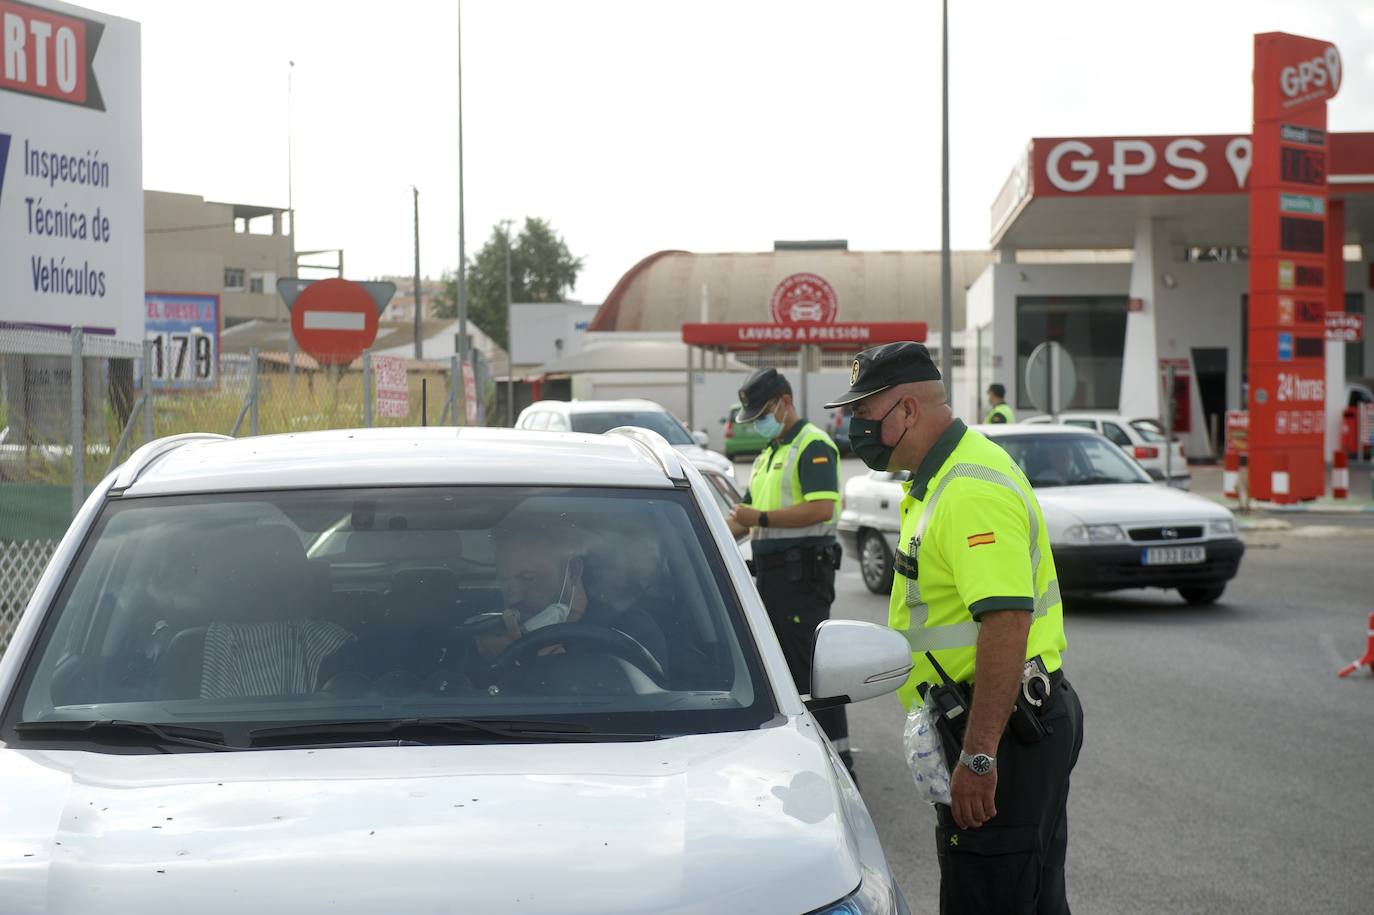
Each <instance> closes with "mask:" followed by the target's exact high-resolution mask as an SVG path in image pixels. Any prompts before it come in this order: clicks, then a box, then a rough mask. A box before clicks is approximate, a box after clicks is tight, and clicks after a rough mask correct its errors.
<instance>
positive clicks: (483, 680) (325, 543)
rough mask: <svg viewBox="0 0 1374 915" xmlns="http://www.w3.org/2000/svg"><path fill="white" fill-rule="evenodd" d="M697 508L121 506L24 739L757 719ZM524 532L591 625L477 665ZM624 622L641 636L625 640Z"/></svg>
mask: <svg viewBox="0 0 1374 915" xmlns="http://www.w3.org/2000/svg"><path fill="white" fill-rule="evenodd" d="M692 506H693V503H691V501H690V500H689V499H685V498H680V497H679V494H672V495H668V496H663V494H651V493H649V492H647V491H633V490H628V491H627V490H556V489H535V488H517V487H480V488H479V487H466V488H464V487H454V488H447V489H424V488H416V489H389V490H351V491H325V490H322V491H316V492H304V493H303V492H294V493H261V494H251V493H250V494H243V495H237V496H206V497H169V498H161V499H141V500H128V501H127V503H125V504H122V505H118V506H116V507H115V509H114V510H113V511H111V512H110V515H109V517H107V518H105V519H104V520H103V521H102V523H101V525H100V527H99V529H98V533H97V535H96V536H95V537H94V538H93V541H92V542H91V543H88V544H87V547H86V552H85V555H84V556H83V558H82V560H81V561H80V565H79V573H78V574H77V575H75V576H73V577H74V581H73V582H71V583H69V585H68V586H67V587H66V588H65V589H64V592H63V594H62V595H61V596H60V597H59V602H60V604H59V611H60V612H55V613H52V614H50V615H49V623H48V632H47V633H46V635H45V637H44V639H43V641H42V642H40V646H39V650H41V651H42V657H41V660H40V661H39V663H37V664H36V665H34V664H30V669H29V673H28V677H29V680H30V685H31V689H30V691H29V697H28V700H27V702H26V705H25V718H26V719H27V718H31V717H33V716H35V715H37V716H38V717H42V716H43V715H54V714H57V715H66V714H67V712H65V711H58V710H63V709H65V708H68V707H74V706H79V707H82V708H84V709H85V711H81V712H80V713H79V714H80V715H81V716H84V717H89V715H90V709H89V707H90V706H97V707H104V708H105V711H102V712H101V713H100V714H101V715H102V717H124V715H122V714H121V713H120V708H121V706H126V705H127V704H130V703H133V704H137V703H149V702H151V703H158V704H160V705H161V706H162V707H164V708H173V707H176V708H182V709H183V713H184V714H193V713H194V711H193V710H195V709H211V708H213V709H214V714H218V715H233V714H235V713H236V712H235V711H234V710H235V709H239V710H241V711H242V712H243V714H253V715H258V716H265V717H271V714H270V713H269V712H265V711H264V708H265V707H267V706H273V705H275V706H278V707H279V708H280V709H281V711H279V712H278V714H286V715H288V716H289V715H290V714H291V712H290V711H289V709H290V708H291V707H301V706H302V705H303V704H305V705H313V706H317V705H319V704H321V703H323V704H324V705H328V704H330V703H334V704H339V703H368V704H378V703H381V704H387V703H390V704H393V705H397V704H399V705H404V706H407V707H409V708H412V709H425V710H428V712H427V713H429V714H435V712H434V711H433V709H434V708H435V707H441V706H444V704H445V703H448V704H449V705H452V704H453V703H460V704H461V703H468V704H471V703H477V704H479V705H481V704H483V703H485V704H488V705H490V704H492V703H493V702H494V701H500V702H507V701H508V702H515V703H524V704H525V705H530V704H533V705H537V706H539V707H541V708H543V709H546V710H557V709H559V708H561V707H563V706H564V705H565V704H566V705H571V703H573V702H574V701H576V702H577V703H579V707H583V708H585V707H586V700H587V699H588V698H589V697H591V698H597V699H601V700H603V701H604V707H605V708H608V709H618V708H626V709H628V708H640V707H644V708H660V709H672V708H719V707H722V706H732V707H742V706H748V705H751V704H752V703H753V702H754V698H755V697H754V689H753V686H752V676H751V663H754V662H753V660H751V659H753V655H752V647H746V646H751V645H752V643H751V642H750V641H749V639H748V636H747V634H746V632H745V629H744V624H743V622H742V620H741V619H740V616H739V613H738V611H737V607H735V606H734V605H733V604H734V601H735V600H736V597H735V596H734V595H733V594H732V592H731V588H730V585H729V580H728V577H726V576H724V574H723V570H722V569H721V568H719V558H718V557H716V558H715V559H714V560H713V559H711V558H709V554H708V552H707V551H706V550H704V549H703V546H702V543H703V539H704V538H706V534H705V532H704V530H703V529H702V528H701V526H700V524H699V523H697V522H698V521H699V519H697V520H696V521H694V520H693V518H692V512H691V507H692ZM517 523H518V524H523V525H526V527H527V529H528V526H529V525H531V524H533V525H541V526H543V527H544V528H545V529H547V530H551V531H558V532H560V534H559V536H564V537H566V538H568V539H567V542H566V549H567V550H568V552H569V554H570V555H573V556H575V557H576V558H577V559H578V560H579V567H580V568H581V569H582V570H583V572H582V574H581V584H582V587H583V588H584V589H585V593H586V595H587V598H588V606H591V604H592V603H596V604H597V606H599V607H601V608H603V610H602V612H601V615H600V616H598V618H597V622H596V623H592V622H590V621H583V622H566V623H563V624H561V625H556V626H551V627H549V628H548V629H546V630H543V631H540V630H533V631H531V632H522V636H523V637H522V638H519V639H517V640H516V641H514V642H513V643H512V644H511V645H509V646H508V647H507V649H506V650H505V651H503V652H502V653H501V656H499V657H496V658H491V657H485V656H482V655H481V654H480V653H479V651H478V650H477V647H478V636H479V635H481V633H483V632H489V631H491V628H492V623H493V620H494V621H495V623H496V624H497V625H498V628H499V624H500V623H501V622H502V619H503V618H502V615H501V611H502V609H503V607H504V606H505V601H504V599H503V589H502V582H501V580H500V578H499V576H498V570H497V562H496V550H497V542H498V539H499V535H500V532H501V531H502V530H503V529H505V528H506V527H508V526H510V525H512V524H517ZM706 539H709V538H706ZM561 548H562V547H561V546H560V549H561ZM631 612H633V614H635V615H637V617H638V618H639V619H640V620H641V623H640V628H639V629H638V630H636V629H634V627H631V626H624V625H622V623H621V620H624V619H628V618H629V617H628V616H626V614H630V613H631ZM588 615H590V611H588ZM646 621H647V622H646ZM646 630H647V631H649V632H651V633H654V637H653V638H647V637H644V636H643V635H642V634H643V632H644V631H646ZM636 631H637V632H639V633H641V637H640V638H638V639H637V638H635V637H634V636H633V635H631V634H630V633H633V632H636ZM657 633H661V636H659V635H657ZM530 646H533V647H530ZM206 714H207V715H208V714H210V712H208V711H207V712H206ZM465 714H472V712H471V710H470V709H469V710H468V711H467V712H465ZM128 717H145V718H146V717H147V716H138V715H133V714H130V715H128ZM153 717H154V718H156V716H153Z"/></svg>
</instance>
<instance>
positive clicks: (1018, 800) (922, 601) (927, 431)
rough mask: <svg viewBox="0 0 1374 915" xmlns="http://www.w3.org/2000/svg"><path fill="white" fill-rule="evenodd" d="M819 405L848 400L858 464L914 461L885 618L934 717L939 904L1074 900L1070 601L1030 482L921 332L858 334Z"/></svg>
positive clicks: (1055, 911) (1042, 909)
mask: <svg viewBox="0 0 1374 915" xmlns="http://www.w3.org/2000/svg"><path fill="white" fill-rule="evenodd" d="M826 406H827V407H828V408H833V407H840V406H852V407H853V409H854V417H853V419H852V420H851V421H850V425H849V439H850V443H851V444H852V445H853V448H854V453H855V454H857V455H858V456H859V457H860V459H862V460H863V462H864V463H865V464H867V465H868V466H869V467H871V468H873V469H874V470H883V471H896V470H906V471H910V473H911V480H910V481H909V482H907V483H905V484H903V486H904V488H905V490H906V493H905V496H904V498H903V499H902V504H901V519H902V520H901V531H902V532H901V537H900V540H899V542H898V549H897V552H896V555H895V556H894V562H893V566H894V569H895V574H894V577H893V582H892V599H891V601H890V602H889V604H888V625H889V626H891V627H892V628H893V629H896V630H898V631H899V632H901V633H902V634H903V635H905V636H906V639H907V642H908V643H910V645H911V650H912V661H913V662H914V667H913V669H912V672H911V676H910V678H909V679H908V680H907V682H906V684H905V685H904V686H902V688H901V689H899V690H898V692H897V695H898V696H899V697H900V698H901V700H902V703H903V704H904V705H906V706H907V707H908V708H910V707H911V705H912V703H913V702H921V701H923V700H926V701H928V702H929V703H930V704H931V705H932V707H933V709H934V713H935V714H936V715H938V716H939V717H940V718H941V719H942V723H941V725H940V726H939V729H940V733H941V740H942V742H943V743H944V750H945V756H946V759H947V761H948V762H949V765H950V787H949V793H950V801H951V803H950V804H949V805H948V806H947V805H944V804H939V805H936V813H937V819H938V825H937V828H936V848H937V854H938V857H939V862H940V912H941V913H942V915H965V913H1004V912H1038V913H1043V915H1068V912H1069V903H1068V899H1067V898H1066V895H1065V890H1064V858H1065V853H1066V850H1067V848H1068V840H1069V833H1068V823H1067V820H1066V816H1065V808H1066V806H1067V803H1068V796H1069V773H1070V772H1071V771H1072V770H1073V767H1074V764H1075V763H1076V762H1077V761H1078V752H1079V749H1080V748H1081V746H1082V742H1083V708H1082V706H1081V705H1080V704H1079V701H1078V696H1077V694H1076V693H1075V692H1074V690H1073V687H1072V686H1070V685H1069V682H1068V681H1067V680H1065V679H1064V675H1063V669H1062V664H1063V662H1062V658H1061V653H1062V652H1063V650H1064V646H1065V640H1064V617H1063V606H1062V602H1061V600H1060V596H1059V583H1058V580H1057V579H1056V575H1055V569H1054V557H1053V556H1052V555H1051V552H1050V542H1049V533H1048V530H1047V529H1046V527H1045V520H1044V516H1043V514H1042V513H1041V511H1040V506H1039V504H1038V503H1037V502H1036V499H1035V493H1034V491H1033V490H1032V489H1031V485H1030V482H1029V481H1028V480H1027V479H1026V475H1025V474H1024V473H1022V471H1021V468H1020V467H1018V466H1017V465H1016V462H1015V461H1013V460H1012V459H1011V456H1010V455H1009V454H1007V452H1006V451H1004V450H1002V448H1000V447H999V446H998V445H997V444H995V443H994V442H992V441H991V440H990V439H988V438H987V437H985V436H983V435H981V434H979V433H978V432H976V431H974V430H972V429H969V428H967V427H965V425H964V424H963V423H962V422H960V421H959V420H957V419H955V418H954V414H953V412H952V411H951V410H950V407H949V405H948V404H947V403H946V402H945V387H944V384H943V383H942V382H941V380H940V372H939V370H938V369H936V368H935V363H934V362H933V361H932V360H931V358H930V353H928V352H927V351H926V348H925V347H924V346H922V345H921V344H919V343H890V344H887V345H885V346H876V347H873V348H872V349H867V350H864V351H863V352H862V353H860V354H859V356H858V358H857V359H855V360H854V366H853V371H852V374H851V375H850V390H849V391H848V392H847V393H846V394H845V395H844V396H842V397H840V398H839V399H838V400H837V401H836V402H835V403H831V404H826ZM932 658H934V659H935V660H934V661H932V660H931V659H932ZM936 662H938V665H939V666H938V668H937V666H936ZM946 675H947V676H948V678H949V680H950V681H951V682H952V683H953V684H955V686H954V688H948V687H947V686H946V685H945V676H946ZM946 700H948V701H947V702H946Z"/></svg>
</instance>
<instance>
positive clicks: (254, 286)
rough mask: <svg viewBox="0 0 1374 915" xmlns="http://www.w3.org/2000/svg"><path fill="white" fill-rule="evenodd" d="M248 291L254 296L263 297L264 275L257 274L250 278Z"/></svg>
mask: <svg viewBox="0 0 1374 915" xmlns="http://www.w3.org/2000/svg"><path fill="white" fill-rule="evenodd" d="M248 291H249V292H251V293H253V294H254V295H262V274H261V273H255V274H253V275H252V276H250V277H249V278H248Z"/></svg>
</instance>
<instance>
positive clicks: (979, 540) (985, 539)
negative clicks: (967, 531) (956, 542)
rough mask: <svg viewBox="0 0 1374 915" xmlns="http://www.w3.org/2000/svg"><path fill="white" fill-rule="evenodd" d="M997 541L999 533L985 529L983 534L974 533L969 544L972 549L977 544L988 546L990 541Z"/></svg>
mask: <svg viewBox="0 0 1374 915" xmlns="http://www.w3.org/2000/svg"><path fill="white" fill-rule="evenodd" d="M996 542H997V535H996V534H995V533H993V532H992V531H984V532H983V533H981V534H974V535H973V536H972V537H969V538H968V545H969V548H970V549H972V548H973V547H975V546H987V545H988V544H989V543H996Z"/></svg>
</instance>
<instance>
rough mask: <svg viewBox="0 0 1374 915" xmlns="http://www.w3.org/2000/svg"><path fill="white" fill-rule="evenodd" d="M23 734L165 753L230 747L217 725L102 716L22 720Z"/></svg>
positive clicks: (17, 730)
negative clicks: (114, 742)
mask: <svg viewBox="0 0 1374 915" xmlns="http://www.w3.org/2000/svg"><path fill="white" fill-rule="evenodd" d="M14 730H15V733H17V734H18V735H19V736H20V737H26V738H28V737H32V738H37V739H40V740H91V741H98V742H100V741H103V742H109V741H111V740H116V739H117V740H120V741H121V742H130V738H133V740H132V742H133V743H134V744H137V745H151V746H156V747H158V748H159V749H160V750H162V751H163V752H164V753H165V752H167V750H166V747H167V745H169V744H176V745H178V746H185V747H196V748H198V749H202V750H230V749H233V747H229V746H226V745H225V743H224V732H223V731H216V730H215V729H214V728H193V727H186V726H185V725H180V724H153V723H152V722H150V721H126V720H123V719H120V718H101V719H94V720H86V721H60V720H59V721H21V722H19V723H18V724H16V725H15V726H14Z"/></svg>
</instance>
